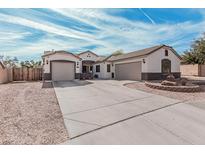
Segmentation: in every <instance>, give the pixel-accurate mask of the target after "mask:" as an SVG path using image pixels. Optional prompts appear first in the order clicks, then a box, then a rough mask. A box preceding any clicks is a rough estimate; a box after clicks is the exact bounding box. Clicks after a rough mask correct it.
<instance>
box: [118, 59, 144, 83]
mask: <svg viewBox="0 0 205 154" xmlns="http://www.w3.org/2000/svg"><path fill="white" fill-rule="evenodd" d="M141 70H142V65H141V62H132V63H123V64H116V65H115V74H116V79H117V80H141Z"/></svg>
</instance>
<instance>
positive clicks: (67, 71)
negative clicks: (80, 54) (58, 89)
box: [52, 62, 75, 81]
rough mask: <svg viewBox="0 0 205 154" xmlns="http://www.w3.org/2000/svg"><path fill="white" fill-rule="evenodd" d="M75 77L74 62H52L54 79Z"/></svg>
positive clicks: (61, 79)
mask: <svg viewBox="0 0 205 154" xmlns="http://www.w3.org/2000/svg"><path fill="white" fill-rule="evenodd" d="M74 78H75V66H74V63H72V62H52V80H53V81H66V80H73V79H74Z"/></svg>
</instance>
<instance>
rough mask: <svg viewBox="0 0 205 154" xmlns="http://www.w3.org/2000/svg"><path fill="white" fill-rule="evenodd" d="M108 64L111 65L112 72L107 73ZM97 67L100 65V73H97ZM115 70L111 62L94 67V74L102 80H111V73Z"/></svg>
mask: <svg viewBox="0 0 205 154" xmlns="http://www.w3.org/2000/svg"><path fill="white" fill-rule="evenodd" d="M107 64H110V72H107ZM96 65H100V72H96ZM113 70H114V69H113V66H112V63H111V62H102V63H98V64H95V65H94V66H93V74H94V75H95V74H97V75H98V77H99V78H101V79H111V73H112V72H113Z"/></svg>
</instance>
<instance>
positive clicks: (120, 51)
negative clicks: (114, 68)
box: [111, 49, 124, 56]
mask: <svg viewBox="0 0 205 154" xmlns="http://www.w3.org/2000/svg"><path fill="white" fill-rule="evenodd" d="M122 54H124V52H123V50H121V49H120V50H117V51H115V52H113V53H112V54H111V55H112V56H118V55H122Z"/></svg>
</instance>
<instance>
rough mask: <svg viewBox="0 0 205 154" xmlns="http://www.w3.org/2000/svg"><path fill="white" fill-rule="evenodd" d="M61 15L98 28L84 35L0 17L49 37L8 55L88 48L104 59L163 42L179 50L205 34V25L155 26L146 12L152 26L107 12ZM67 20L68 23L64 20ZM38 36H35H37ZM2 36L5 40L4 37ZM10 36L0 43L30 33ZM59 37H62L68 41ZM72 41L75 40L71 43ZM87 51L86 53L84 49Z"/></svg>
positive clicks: (62, 11)
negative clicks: (197, 35) (117, 53)
mask: <svg viewBox="0 0 205 154" xmlns="http://www.w3.org/2000/svg"><path fill="white" fill-rule="evenodd" d="M51 11H55V12H57V13H60V14H61V15H63V16H65V17H69V18H72V19H74V20H77V21H79V23H81V24H86V25H90V26H92V27H95V28H96V29H97V30H96V29H95V30H93V31H92V32H93V33H87V32H83V30H84V27H82V26H79V27H77V28H78V29H79V30H74V29H72V28H69V26H66V25H65V26H62V25H58V23H51V22H49V21H46V20H45V21H44V20H41V19H38V18H37V17H36V18H35V20H33V19H29V20H28V19H25V18H23V17H16V16H14V15H13V16H12V15H5V14H0V21H2V22H8V23H12V24H19V25H23V26H27V27H31V28H34V29H37V30H41V31H44V32H46V33H48V35H46V37H43V38H41V39H40V40H38V42H35V43H32V42H31V43H28V42H27V43H25V45H24V46H19V47H18V48H16V49H15V50H11V51H10V52H8V54H13V55H15V54H19V55H32V54H34V53H35V54H40V53H42V52H43V51H44V50H51V49H56V50H61V49H62V50H63V49H64V50H67V49H68V50H69V49H70V50H73V49H78V50H84V49H85V46H90V45H96V46H97V48H96V49H95V50H94V52H96V53H98V54H100V55H103V54H110V53H111V52H113V51H115V50H118V49H123V50H125V52H129V51H132V50H137V49H140V48H144V47H148V46H152V45H156V44H159V43H161V42H169V43H171V44H168V45H173V46H176V47H179V48H180V49H182V48H183V50H184V44H186V45H187V42H190V35H191V34H193V33H202V32H203V31H204V30H205V28H204V27H205V22H204V21H202V22H197V23H194V22H190V21H187V22H182V23H178V24H167V23H163V24H162V23H161V24H159V23H156V22H155V21H154V20H153V19H152V18H151V17H150V16H149V15H148V14H146V13H145V12H144V11H143V10H141V11H143V12H144V13H143V12H142V13H143V14H144V15H145V17H146V18H148V19H149V20H150V23H144V22H141V21H133V20H128V19H126V18H123V17H119V16H112V15H109V14H107V13H106V9H51ZM64 20H68V19H66V18H65V19H64ZM34 33H35V32H34ZM1 34H2V36H3V37H1ZM6 34H7V32H1V33H0V40H2V41H4V42H6V41H11V40H14V41H17V40H20V39H22V38H24V37H26V36H27V35H29V33H27V32H18V33H10V34H9V33H8V39H7V38H5V37H4V36H5V35H6ZM56 36H63V37H65V40H63V39H59V38H57V37H56ZM70 38H72V39H70ZM85 50H86V49H85Z"/></svg>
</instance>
